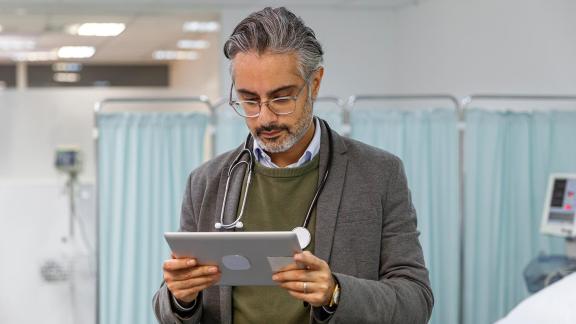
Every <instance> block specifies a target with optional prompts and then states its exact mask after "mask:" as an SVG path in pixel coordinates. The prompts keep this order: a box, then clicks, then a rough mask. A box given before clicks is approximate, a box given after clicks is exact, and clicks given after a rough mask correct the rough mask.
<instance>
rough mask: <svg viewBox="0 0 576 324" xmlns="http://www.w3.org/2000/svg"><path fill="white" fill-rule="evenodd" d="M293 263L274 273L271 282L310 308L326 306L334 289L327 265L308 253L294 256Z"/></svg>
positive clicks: (332, 278) (333, 282)
mask: <svg viewBox="0 0 576 324" xmlns="http://www.w3.org/2000/svg"><path fill="white" fill-rule="evenodd" d="M294 261H295V263H292V264H290V265H288V266H286V267H284V268H282V269H280V270H279V271H278V272H277V273H275V274H274V275H273V276H272V280H274V281H276V282H277V283H279V284H280V287H282V288H284V289H286V290H287V291H288V293H290V295H292V296H293V297H295V298H297V299H300V300H303V301H305V302H308V303H309V304H310V305H312V306H315V307H320V306H323V305H328V304H329V303H330V299H331V298H332V293H333V292H334V288H335V287H336V282H335V281H334V277H332V272H331V271H330V267H329V266H328V264H327V263H326V262H325V261H324V260H322V259H319V258H317V257H315V256H314V255H313V254H312V253H310V252H308V251H305V252H303V253H297V254H295V255H294Z"/></svg>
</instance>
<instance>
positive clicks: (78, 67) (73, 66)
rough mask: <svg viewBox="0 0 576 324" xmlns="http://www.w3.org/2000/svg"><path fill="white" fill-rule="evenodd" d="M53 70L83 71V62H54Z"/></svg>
mask: <svg viewBox="0 0 576 324" xmlns="http://www.w3.org/2000/svg"><path fill="white" fill-rule="evenodd" d="M52 71H54V72H80V71H82V64H80V63H54V64H52Z"/></svg>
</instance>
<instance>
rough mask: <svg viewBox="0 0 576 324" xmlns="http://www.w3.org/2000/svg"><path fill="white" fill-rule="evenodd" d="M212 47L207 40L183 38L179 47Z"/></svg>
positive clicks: (179, 42)
mask: <svg viewBox="0 0 576 324" xmlns="http://www.w3.org/2000/svg"><path fill="white" fill-rule="evenodd" d="M208 47H210V42H208V41H205V40H192V39H183V40H179V41H178V48H183V49H205V48H208Z"/></svg>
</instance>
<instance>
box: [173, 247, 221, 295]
mask: <svg viewBox="0 0 576 324" xmlns="http://www.w3.org/2000/svg"><path fill="white" fill-rule="evenodd" d="M162 268H163V270H164V281H165V282H166V285H167V286H168V289H169V290H170V292H171V293H172V295H173V296H174V297H176V299H177V300H178V302H179V303H181V304H183V306H185V305H186V304H190V303H192V302H193V301H194V300H195V299H196V297H198V293H200V291H202V290H204V289H206V288H208V287H210V286H212V285H214V284H215V283H216V282H218V280H220V274H221V273H220V271H219V270H218V267H217V266H202V265H198V263H197V261H196V259H191V258H176V257H174V256H172V259H170V260H166V261H164V265H163V266H162Z"/></svg>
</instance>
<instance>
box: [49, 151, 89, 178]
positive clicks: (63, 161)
mask: <svg viewBox="0 0 576 324" xmlns="http://www.w3.org/2000/svg"><path fill="white" fill-rule="evenodd" d="M54 166H55V167H56V169H58V170H59V171H61V172H64V173H68V174H71V175H77V174H78V173H79V172H80V171H81V170H82V154H81V152H80V150H79V149H78V148H77V147H74V146H61V147H58V148H57V149H56V158H55V161H54Z"/></svg>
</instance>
